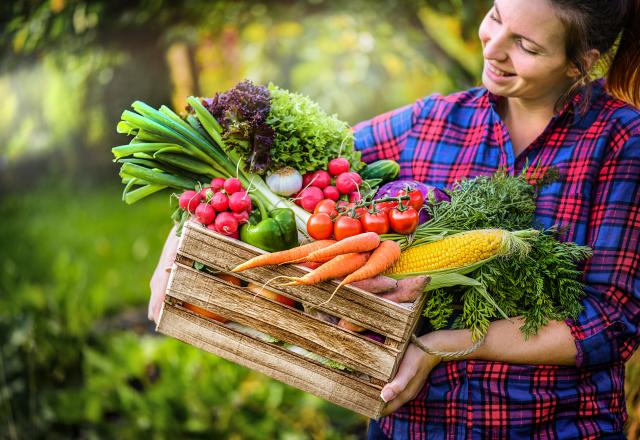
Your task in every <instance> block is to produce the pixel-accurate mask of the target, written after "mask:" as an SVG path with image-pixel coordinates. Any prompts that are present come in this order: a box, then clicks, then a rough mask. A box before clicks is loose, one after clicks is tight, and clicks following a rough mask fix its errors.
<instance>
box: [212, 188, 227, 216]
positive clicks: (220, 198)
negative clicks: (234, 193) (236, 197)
mask: <svg viewBox="0 0 640 440" xmlns="http://www.w3.org/2000/svg"><path fill="white" fill-rule="evenodd" d="M210 203H211V206H213V209H215V210H216V211H218V212H223V211H226V210H227V208H229V198H228V197H227V195H226V194H225V193H223V192H217V193H215V194H214V195H213V197H212V198H211V202H210Z"/></svg>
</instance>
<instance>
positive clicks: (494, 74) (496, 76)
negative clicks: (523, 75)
mask: <svg viewBox="0 0 640 440" xmlns="http://www.w3.org/2000/svg"><path fill="white" fill-rule="evenodd" d="M485 70H486V72H487V75H488V76H489V78H491V79H492V80H494V81H504V80H506V79H509V78H511V77H514V76H516V75H515V74H513V73H509V72H507V71H505V70H502V69H499V68H497V67H495V66H493V65H491V64H489V63H485Z"/></svg>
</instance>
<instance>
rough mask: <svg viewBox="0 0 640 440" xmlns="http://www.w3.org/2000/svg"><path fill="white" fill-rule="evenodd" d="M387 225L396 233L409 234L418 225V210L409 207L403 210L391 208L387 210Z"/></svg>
mask: <svg viewBox="0 0 640 440" xmlns="http://www.w3.org/2000/svg"><path fill="white" fill-rule="evenodd" d="M389 225H390V226H391V229H393V230H394V231H396V232H397V233H398V234H411V233H412V232H413V231H415V230H416V228H417V227H418V211H416V210H415V209H413V208H411V207H409V208H407V209H405V210H404V211H399V210H398V209H397V208H396V209H392V210H391V211H390V212H389Z"/></svg>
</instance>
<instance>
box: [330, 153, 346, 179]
mask: <svg viewBox="0 0 640 440" xmlns="http://www.w3.org/2000/svg"><path fill="white" fill-rule="evenodd" d="M327 168H328V170H329V173H330V174H331V175H332V176H337V175H339V174H342V173H346V172H347V171H349V168H350V166H349V161H348V160H347V159H345V158H344V157H338V158H336V159H333V160H331V161H329V166H328V167H327Z"/></svg>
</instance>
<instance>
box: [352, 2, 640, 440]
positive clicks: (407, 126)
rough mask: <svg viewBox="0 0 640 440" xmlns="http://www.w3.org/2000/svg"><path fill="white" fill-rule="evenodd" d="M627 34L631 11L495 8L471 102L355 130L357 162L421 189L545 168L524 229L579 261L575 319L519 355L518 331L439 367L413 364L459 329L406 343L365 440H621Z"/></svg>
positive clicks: (630, 105)
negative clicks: (556, 238) (567, 249)
mask: <svg viewBox="0 0 640 440" xmlns="http://www.w3.org/2000/svg"><path fill="white" fill-rule="evenodd" d="M638 35H640V1H638V0H633V1H630V0H629V1H625V0H618V1H608V0H587V1H585V0H581V1H577V0H573V1H572V0H541V1H536V2H530V1H527V0H496V2H495V3H494V5H493V7H492V8H491V9H490V11H488V13H487V15H486V16H485V18H484V20H483V21H482V24H481V25H480V28H479V37H480V41H481V43H482V47H483V55H484V69H483V72H482V83H483V87H478V88H475V89H471V90H467V91H464V92H459V93H456V94H453V95H450V96H446V97H442V96H439V95H433V96H430V97H427V98H423V99H420V100H418V101H417V102H416V103H415V104H414V105H409V106H406V107H403V108H400V109H398V110H395V111H391V112H389V113H386V114H383V115H380V116H377V117H375V118H373V119H371V120H369V121H365V122H362V123H360V124H358V125H357V126H356V127H355V128H354V130H355V139H356V148H358V149H359V150H361V152H362V158H363V160H365V161H373V160H376V159H380V158H390V159H396V160H399V162H400V164H401V173H400V176H401V177H403V178H413V179H415V180H418V181H423V182H424V183H426V184H429V185H433V186H446V185H449V184H451V183H452V182H454V181H456V180H460V179H462V178H469V177H473V176H476V175H486V174H490V173H492V172H494V171H495V170H496V169H499V168H504V169H506V170H507V172H509V173H512V174H515V173H519V172H521V171H523V170H525V169H526V170H527V171H526V172H527V175H528V176H529V177H530V178H534V176H533V170H534V168H535V167H539V170H538V172H541V173H545V172H546V171H547V170H549V169H550V168H556V169H557V170H558V171H559V172H560V176H561V177H560V179H559V180H558V181H556V182H554V183H553V184H552V185H549V186H546V187H544V188H541V189H540V191H539V193H538V195H537V200H536V201H537V209H536V213H535V224H536V225H538V226H542V227H545V228H549V227H551V226H553V225H556V224H561V225H564V226H565V227H566V231H565V232H564V233H563V235H562V237H561V238H562V239H563V240H566V241H573V242H576V243H578V244H581V245H588V246H590V247H591V248H592V249H593V257H592V258H591V260H589V261H588V262H587V263H586V265H585V266H584V275H583V279H582V281H583V282H584V284H585V286H586V287H585V291H584V293H585V297H584V298H583V299H582V301H581V305H582V307H583V311H582V313H581V314H580V315H579V316H578V318H577V319H575V320H566V321H550V322H549V323H548V324H547V325H546V326H545V327H544V328H543V329H542V330H541V331H540V332H539V333H538V334H537V335H536V336H534V337H531V338H529V339H527V340H525V339H523V337H522V334H521V333H520V330H519V327H520V325H522V321H521V320H520V319H514V320H512V321H504V320H498V321H494V322H493V323H492V324H491V325H490V326H489V330H488V333H487V337H486V339H485V341H484V344H482V345H481V346H480V348H479V349H477V350H476V351H474V352H472V353H467V354H465V355H464V356H461V357H460V358H458V359H456V360H448V361H445V360H443V359H441V358H439V357H438V356H435V355H433V354H427V353H434V352H449V353H450V352H464V351H465V350H466V349H467V348H469V347H471V346H473V345H474V342H476V341H473V340H472V338H471V335H470V333H469V332H468V331H467V330H437V331H432V332H430V333H427V334H425V335H423V336H421V337H419V338H418V339H419V342H420V344H417V345H411V346H410V347H409V349H408V350H407V352H406V354H405V357H404V359H403V361H402V364H401V366H400V368H399V370H398V372H397V375H396V377H395V378H394V379H393V381H392V382H390V383H389V384H387V385H386V386H385V387H384V388H383V390H382V398H383V399H384V400H385V401H387V402H388V405H387V408H386V411H385V414H387V416H386V417H383V418H382V419H380V420H379V421H376V422H372V423H371V429H370V432H369V438H370V439H380V438H391V437H392V438H394V439H405V438H427V437H428V438H456V439H458V438H461V439H462V438H464V439H470V438H472V439H485V438H527V439H530V438H534V439H542V438H545V439H549V438H558V439H568V438H572V439H573V438H594V439H595V438H608V439H609V438H611V439H623V438H624V433H623V425H624V422H625V420H626V417H627V415H626V413H625V411H624V392H623V389H622V383H623V377H624V362H625V361H627V360H628V359H629V358H630V356H631V355H632V353H633V352H634V350H636V348H637V347H638V344H639V342H640V326H639V325H638V323H639V322H640V291H639V290H638V286H639V285H640V275H639V273H640V217H639V216H638V211H639V210H640V206H639V202H638V201H639V199H640V180H639V179H638V176H639V175H640V110H638V108H637V106H638V105H639V104H640V39H638V38H637V36H638ZM634 36H635V37H634ZM618 39H619V42H620V43H619V45H618V47H617V51H616V50H615V48H614V43H615V42H616V41H617V40H618ZM611 59H612V60H613V61H611V62H610V63H609V69H608V72H607V74H606V75H605V78H603V79H598V80H595V81H590V80H589V75H590V74H591V73H592V72H594V67H595V66H596V64H597V63H598V62H599V61H609V60H611ZM527 164H528V165H532V167H529V168H527ZM547 288H548V287H547ZM461 294H465V295H466V294H467V293H464V292H461ZM425 347H426V350H425ZM422 350H425V351H426V352H427V353H425V352H424V351H422ZM466 351H467V352H468V351H469V350H466Z"/></svg>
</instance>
